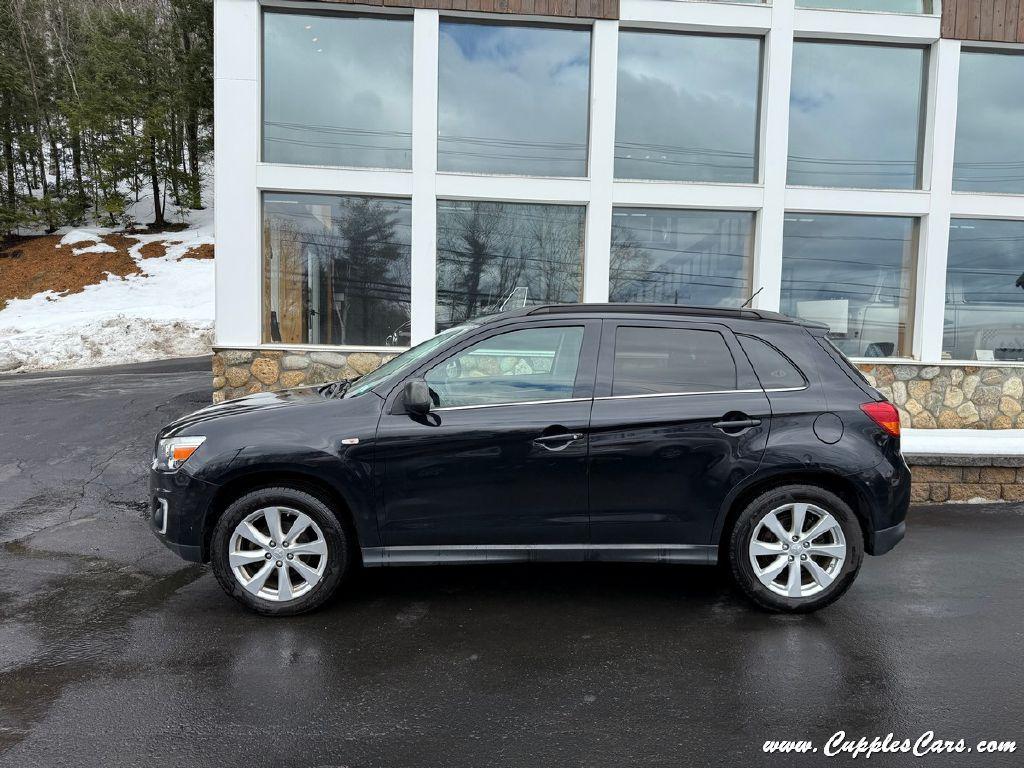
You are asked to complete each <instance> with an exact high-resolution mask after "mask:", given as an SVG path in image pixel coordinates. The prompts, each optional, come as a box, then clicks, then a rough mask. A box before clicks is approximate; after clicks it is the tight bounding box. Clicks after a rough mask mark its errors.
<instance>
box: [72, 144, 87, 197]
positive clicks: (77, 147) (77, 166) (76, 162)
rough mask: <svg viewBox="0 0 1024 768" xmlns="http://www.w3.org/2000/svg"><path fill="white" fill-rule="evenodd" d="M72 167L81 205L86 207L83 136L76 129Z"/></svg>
mask: <svg viewBox="0 0 1024 768" xmlns="http://www.w3.org/2000/svg"><path fill="white" fill-rule="evenodd" d="M71 166H72V168H74V170H75V189H76V191H77V192H78V197H79V200H80V203H79V204H80V205H82V206H83V207H84V206H85V184H84V183H83V181H82V134H81V132H80V131H79V130H78V128H75V129H74V130H73V131H72V132H71Z"/></svg>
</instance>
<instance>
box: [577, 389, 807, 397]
mask: <svg viewBox="0 0 1024 768" xmlns="http://www.w3.org/2000/svg"><path fill="white" fill-rule="evenodd" d="M803 389H807V386H806V385H805V386H803V387H778V388H774V389H702V390H698V391H695V392H653V393H651V394H643V395H604V396H602V397H595V398H594V399H595V400H633V399H639V398H646V397H684V396H687V395H756V394H758V393H759V392H765V393H767V392H799V391H800V390H803Z"/></svg>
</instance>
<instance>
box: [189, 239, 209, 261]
mask: <svg viewBox="0 0 1024 768" xmlns="http://www.w3.org/2000/svg"><path fill="white" fill-rule="evenodd" d="M181 258H183V259H212V258H213V243H203V244H202V245H197V246H196V247H195V248H189V249H188V250H187V251H185V253H184V254H182V256H181Z"/></svg>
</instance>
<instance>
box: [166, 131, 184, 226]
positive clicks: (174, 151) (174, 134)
mask: <svg viewBox="0 0 1024 768" xmlns="http://www.w3.org/2000/svg"><path fill="white" fill-rule="evenodd" d="M179 145H180V139H179V138H178V116H177V115H175V114H173V113H172V114H171V147H170V149H171V151H170V159H169V162H168V163H167V169H168V175H169V176H170V179H171V195H172V199H173V200H174V205H175V207H181V191H180V190H179V189H178V173H177V169H176V168H175V166H176V165H177V163H176V162H175V158H176V157H177V156H178V146H179Z"/></svg>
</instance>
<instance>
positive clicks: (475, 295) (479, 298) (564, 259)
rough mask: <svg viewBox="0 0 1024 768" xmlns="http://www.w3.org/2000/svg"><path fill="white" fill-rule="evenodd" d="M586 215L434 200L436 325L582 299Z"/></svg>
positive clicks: (566, 209) (567, 208) (560, 208)
mask: <svg viewBox="0 0 1024 768" xmlns="http://www.w3.org/2000/svg"><path fill="white" fill-rule="evenodd" d="M584 215H585V209H584V208H583V207H582V206H571V205H531V204H526V203H498V202H459V201H452V200H439V201H438V203H437V309H436V317H437V324H438V327H439V328H444V327H447V326H449V325H452V324H456V323H461V322H465V321H466V320H469V319H471V318H474V317H480V316H482V315H488V314H493V313H495V312H499V311H501V310H503V309H515V308H519V307H524V306H529V305H533V304H566V303H571V302H575V301H579V299H580V293H581V291H582V283H583V242H584V237H583V234H584V233H583V224H584Z"/></svg>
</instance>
